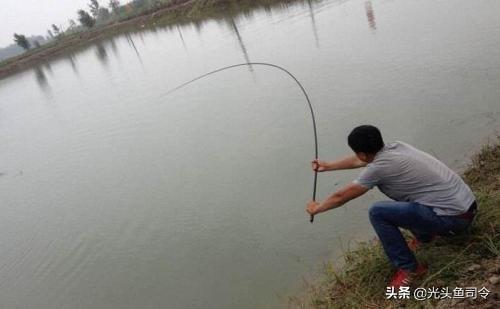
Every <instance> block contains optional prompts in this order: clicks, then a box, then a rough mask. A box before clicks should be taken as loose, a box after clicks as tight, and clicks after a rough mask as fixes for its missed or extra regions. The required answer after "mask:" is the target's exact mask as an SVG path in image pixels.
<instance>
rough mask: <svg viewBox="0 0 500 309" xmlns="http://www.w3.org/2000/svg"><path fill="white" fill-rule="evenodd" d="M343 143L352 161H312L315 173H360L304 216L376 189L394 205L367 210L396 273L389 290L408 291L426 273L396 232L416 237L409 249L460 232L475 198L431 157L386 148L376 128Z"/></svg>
mask: <svg viewBox="0 0 500 309" xmlns="http://www.w3.org/2000/svg"><path fill="white" fill-rule="evenodd" d="M347 140H348V144H349V146H350V148H351V149H352V150H353V151H354V155H351V156H348V157H346V158H343V159H340V160H336V161H331V162H326V161H320V160H313V162H312V166H313V170H317V171H318V172H325V171H333V170H343V169H353V168H359V167H365V168H364V170H363V171H362V172H361V174H360V175H359V177H358V178H357V179H356V180H354V181H353V182H352V183H350V184H348V185H346V186H345V187H344V188H342V189H340V190H339V191H337V192H335V193H333V194H332V195H331V196H329V197H328V198H327V199H326V200H324V201H323V202H321V203H319V202H313V201H311V202H309V203H308V204H307V208H306V211H307V212H308V213H309V214H311V215H317V214H319V213H322V212H325V211H327V210H330V209H333V208H337V207H340V206H342V205H343V204H345V203H346V202H348V201H350V200H352V199H354V198H357V197H359V196H361V195H363V194H364V193H366V192H367V191H368V190H370V189H372V188H373V187H374V186H377V187H378V188H379V190H380V191H382V193H384V194H385V195H387V196H388V197H390V198H391V199H393V200H394V201H385V202H377V203H375V204H373V205H372V206H371V208H370V210H369V216H370V222H371V224H372V226H373V228H374V229H375V232H376V233H377V235H378V237H379V239H380V242H381V243H382V246H383V248H384V251H385V253H386V255H387V256H388V258H389V260H390V261H391V263H392V264H393V265H394V266H395V267H397V268H398V270H397V272H396V274H395V275H394V277H393V278H392V280H391V283H390V285H391V286H394V287H395V288H399V287H400V286H409V285H410V284H411V281H412V280H413V279H415V278H416V277H418V276H422V275H424V274H425V273H426V272H427V268H426V267H425V266H424V265H422V264H420V263H418V262H417V260H416V259H415V256H414V255H413V253H412V251H411V250H410V248H409V246H408V244H407V243H406V241H405V239H404V237H403V235H402V234H401V231H400V230H399V228H404V229H407V230H410V231H411V232H412V234H413V235H414V236H415V239H414V240H413V241H412V244H413V245H412V247H416V245H417V244H418V243H419V242H429V241H431V240H432V239H433V238H434V237H435V236H436V235H440V236H450V235H455V234H457V233H460V232H463V231H464V230H466V229H467V227H468V226H469V225H470V223H471V221H472V219H473V218H474V215H475V213H476V209H477V205H476V202H475V198H474V195H473V193H472V191H471V189H470V188H469V187H468V186H467V185H466V184H465V183H464V181H463V180H462V179H461V178H460V176H458V175H457V174H456V173H455V172H453V171H452V170H451V169H449V168H448V167H447V166H446V165H444V164H443V163H442V162H440V161H439V160H437V159H436V158H434V157H432V156H431V155H429V154H427V153H425V152H423V151H420V150H418V149H416V148H414V147H412V146H410V145H408V144H405V143H403V142H394V143H390V144H387V145H385V144H384V141H383V139H382V135H381V134H380V131H379V130H378V129H377V128H376V127H374V126H371V125H362V126H359V127H356V128H354V130H352V132H351V133H350V134H349V137H348V139H347ZM412 249H415V248H412Z"/></svg>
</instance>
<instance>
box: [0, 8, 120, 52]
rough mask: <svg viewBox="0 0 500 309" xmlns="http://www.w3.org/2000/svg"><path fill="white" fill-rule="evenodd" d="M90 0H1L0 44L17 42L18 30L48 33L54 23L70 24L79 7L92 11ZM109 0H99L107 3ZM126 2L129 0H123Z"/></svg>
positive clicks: (31, 32) (24, 32) (31, 33)
mask: <svg viewBox="0 0 500 309" xmlns="http://www.w3.org/2000/svg"><path fill="white" fill-rule="evenodd" d="M89 2H90V0H0V22H1V24H0V48H1V47H5V46H7V45H10V44H11V43H13V36H14V32H15V33H19V34H25V35H26V36H31V35H34V34H42V35H44V36H45V35H47V29H49V27H50V25H52V24H56V25H60V24H62V25H63V26H64V28H66V27H67V25H68V19H70V18H73V19H75V21H77V20H76V11H78V10H79V9H85V10H86V11H88V5H87V4H88V3H89ZM108 2H109V1H108V0H99V3H100V4H101V5H105V6H107V4H108ZM120 2H122V3H124V2H128V1H120Z"/></svg>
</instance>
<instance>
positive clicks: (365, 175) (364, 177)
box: [353, 164, 380, 189]
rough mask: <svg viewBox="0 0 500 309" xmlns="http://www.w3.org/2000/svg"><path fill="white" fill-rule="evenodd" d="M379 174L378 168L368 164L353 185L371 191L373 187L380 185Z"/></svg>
mask: <svg viewBox="0 0 500 309" xmlns="http://www.w3.org/2000/svg"><path fill="white" fill-rule="evenodd" d="M379 174H380V173H379V172H378V166H377V165H374V164H368V165H367V166H366V167H365V168H364V170H363V171H362V172H361V173H360V174H359V176H358V178H356V179H355V180H354V181H353V183H356V184H358V185H362V186H363V187H366V188H368V189H372V188H373V187H374V186H376V185H378V184H379V183H380V175H379Z"/></svg>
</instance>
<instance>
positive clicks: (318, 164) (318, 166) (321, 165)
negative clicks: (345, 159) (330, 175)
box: [311, 159, 328, 172]
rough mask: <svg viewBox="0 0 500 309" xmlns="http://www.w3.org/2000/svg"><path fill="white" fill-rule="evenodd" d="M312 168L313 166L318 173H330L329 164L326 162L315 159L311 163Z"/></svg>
mask: <svg viewBox="0 0 500 309" xmlns="http://www.w3.org/2000/svg"><path fill="white" fill-rule="evenodd" d="M311 166H312V169H313V171H316V172H324V171H328V164H327V162H326V161H321V160H319V159H314V160H312V161H311Z"/></svg>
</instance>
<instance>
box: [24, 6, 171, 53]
mask: <svg viewBox="0 0 500 309" xmlns="http://www.w3.org/2000/svg"><path fill="white" fill-rule="evenodd" d="M150 2H154V3H159V2H161V3H163V2H165V0H133V1H132V2H130V3H129V4H127V5H126V6H125V5H121V4H120V1H119V0H109V2H108V3H107V6H102V5H101V4H100V3H99V2H98V1H97V0H90V3H89V4H88V12H87V11H86V10H84V9H80V10H78V11H77V18H76V19H77V20H78V22H79V23H80V25H78V24H77V23H76V21H75V20H74V19H70V20H69V21H68V22H69V27H68V28H67V29H66V30H64V29H63V27H62V26H61V25H59V26H57V25H56V24H52V25H51V26H50V28H49V29H48V30H47V39H49V40H54V39H59V38H61V37H63V36H64V35H65V34H68V33H75V32H79V31H82V30H84V29H90V28H92V27H94V26H95V25H96V24H105V23H106V22H110V21H113V20H118V19H120V15H121V14H122V13H123V12H124V11H126V9H127V8H126V7H132V8H140V7H141V6H144V5H145V4H146V3H150ZM89 12H90V13H89ZM14 43H16V44H17V45H18V46H20V47H22V48H23V49H25V50H28V49H31V48H32V47H35V48H36V47H40V43H39V42H37V41H34V42H30V41H29V40H28V39H27V38H26V36H25V35H24V34H17V33H14Z"/></svg>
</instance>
